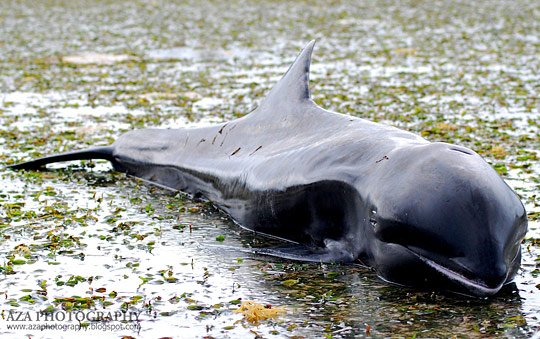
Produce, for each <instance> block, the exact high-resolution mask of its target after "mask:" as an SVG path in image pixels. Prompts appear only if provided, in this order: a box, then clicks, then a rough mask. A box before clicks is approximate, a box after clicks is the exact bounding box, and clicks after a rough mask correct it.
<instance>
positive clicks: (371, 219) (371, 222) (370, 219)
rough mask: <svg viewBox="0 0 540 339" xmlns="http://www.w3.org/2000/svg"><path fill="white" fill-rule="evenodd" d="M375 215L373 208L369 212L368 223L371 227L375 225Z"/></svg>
mask: <svg viewBox="0 0 540 339" xmlns="http://www.w3.org/2000/svg"><path fill="white" fill-rule="evenodd" d="M376 216H377V211H376V210H375V209H372V210H371V213H370V214H369V223H370V225H371V227H373V228H375V227H377V219H376Z"/></svg>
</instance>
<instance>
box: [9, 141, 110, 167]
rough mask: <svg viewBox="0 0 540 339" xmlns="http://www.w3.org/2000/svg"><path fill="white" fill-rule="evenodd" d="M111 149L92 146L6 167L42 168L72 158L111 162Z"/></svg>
mask: <svg viewBox="0 0 540 339" xmlns="http://www.w3.org/2000/svg"><path fill="white" fill-rule="evenodd" d="M113 150H114V148H113V147H112V146H102V147H92V148H88V149H85V150H80V151H73V152H66V153H61V154H56V155H51V156H48V157H43V158H39V159H35V160H31V161H27V162H22V163H19V164H15V165H10V166H7V168H10V169H14V170H21V169H24V170H37V169H40V168H43V167H44V166H45V165H47V164H51V163H54V162H62V161H72V160H90V159H103V160H109V161H111V162H112V161H113Z"/></svg>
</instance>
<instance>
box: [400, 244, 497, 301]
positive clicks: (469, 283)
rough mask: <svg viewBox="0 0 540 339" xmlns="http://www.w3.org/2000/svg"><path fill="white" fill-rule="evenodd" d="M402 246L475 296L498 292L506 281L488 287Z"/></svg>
mask: <svg viewBox="0 0 540 339" xmlns="http://www.w3.org/2000/svg"><path fill="white" fill-rule="evenodd" d="M403 248H405V249H406V250H407V251H409V252H410V253H411V254H413V255H415V256H416V257H417V258H418V259H420V260H421V261H422V262H423V263H425V264H426V265H428V266H429V267H431V268H433V269H434V270H436V271H437V272H438V273H440V274H442V275H443V276H445V277H446V278H449V279H450V280H452V281H454V282H456V283H458V284H459V285H461V286H464V287H466V288H468V289H469V291H470V292H476V293H475V295H476V296H479V295H482V296H490V295H494V294H496V293H497V292H499V290H500V289H501V287H502V286H503V285H504V283H505V281H506V279H505V280H503V281H502V282H501V283H500V284H499V285H497V286H496V287H488V286H486V285H484V284H483V283H481V282H479V281H476V280H471V279H469V278H467V277H465V276H464V275H462V274H460V273H458V272H455V271H453V270H451V269H449V268H446V267H444V266H442V265H441V264H438V263H436V262H435V261H433V260H431V259H428V258H426V257H424V256H422V255H420V254H418V253H416V252H414V251H413V250H411V249H409V248H407V247H406V246H403ZM452 292H454V293H459V294H465V295H467V294H466V293H463V292H458V291H452Z"/></svg>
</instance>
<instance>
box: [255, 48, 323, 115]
mask: <svg viewBox="0 0 540 339" xmlns="http://www.w3.org/2000/svg"><path fill="white" fill-rule="evenodd" d="M314 46H315V40H312V41H310V42H309V43H308V44H307V45H306V47H304V49H303V50H302V52H300V54H299V55H298V56H297V57H296V60H295V61H294V63H293V64H292V65H291V67H289V70H288V71H287V73H285V75H284V76H283V78H281V80H279V82H278V83H277V84H275V85H274V87H273V88H272V89H271V90H270V92H269V93H268V95H267V96H266V98H264V100H263V101H262V102H261V105H260V106H259V109H258V110H262V111H266V110H268V109H271V110H272V111H276V110H279V111H280V112H282V113H285V112H286V111H288V110H290V109H293V108H294V107H295V105H298V104H301V103H306V102H311V100H310V97H311V95H310V93H309V66H310V64H311V54H312V52H313V47H314Z"/></svg>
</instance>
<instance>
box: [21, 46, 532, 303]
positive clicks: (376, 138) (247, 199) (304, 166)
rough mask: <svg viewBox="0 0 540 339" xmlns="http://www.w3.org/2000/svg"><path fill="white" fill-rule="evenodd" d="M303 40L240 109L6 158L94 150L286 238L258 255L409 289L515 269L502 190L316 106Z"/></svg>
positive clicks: (519, 220)
mask: <svg viewBox="0 0 540 339" xmlns="http://www.w3.org/2000/svg"><path fill="white" fill-rule="evenodd" d="M314 44H315V42H314V41H312V42H310V43H309V44H308V45H307V46H306V47H305V48H304V49H303V50H302V52H301V53H300V55H299V56H298V57H297V58H296V60H295V62H294V63H293V64H292V66H291V67H290V68H289V70H288V71H287V72H286V74H285V75H284V76H283V78H282V79H281V80H280V81H279V82H278V83H277V84H276V85H275V86H274V87H273V88H272V89H271V90H270V92H269V94H268V95H267V96H266V98H264V99H263V101H262V102H261V103H260V105H259V106H258V108H256V109H255V110H254V111H252V112H251V113H249V114H247V115H245V116H243V117H241V118H239V119H236V120H232V121H228V122H224V123H220V124H217V125H213V126H209V127H202V128H180V129H153V128H152V129H143V130H135V131H131V132H128V133H126V134H123V135H121V136H120V137H119V138H118V140H116V141H115V142H114V143H113V144H112V145H110V146H106V147H95V148H91V149H86V150H81V151H74V152H69V153H64V154H59V155H53V156H49V157H45V158H41V159H37V160H33V161H29V162H25V163H21V164H17V165H12V166H11V168H13V169H27V170H30V169H39V168H40V167H43V166H45V165H46V164H49V163H52V162H59V161H68V160H78V159H106V160H109V161H110V162H111V163H112V165H113V167H114V169H115V170H117V171H122V172H125V173H127V174H129V175H131V176H135V177H139V178H142V179H144V180H147V181H149V182H152V183H155V184H158V185H161V186H165V187H168V188H171V189H174V190H180V191H183V192H186V193H188V194H191V195H192V196H195V197H203V198H205V199H208V200H209V201H211V202H213V203H214V204H215V205H216V206H218V207H219V208H221V209H222V210H223V211H225V212H226V213H227V214H228V215H229V216H230V217H231V218H232V219H233V220H234V221H235V222H236V223H238V224H239V225H241V226H243V227H245V228H247V229H250V230H253V231H255V232H259V233H262V234H266V235H270V236H274V237H279V238H282V239H285V240H288V241H289V242H290V245H289V246H283V247H279V248H269V249H260V250H259V252H260V253H263V254H268V255H274V256H279V257H283V258H289V259H295V260H307V261H320V262H360V263H362V264H365V265H367V266H370V267H372V268H373V269H374V270H375V271H376V273H377V275H378V276H379V277H381V278H382V279H384V280H386V281H388V282H392V283H396V284H401V285H406V286H413V287H417V288H422V289H426V288H427V289H439V290H446V291H451V292H455V293H459V294H465V295H470V296H479V297H485V296H491V295H494V294H495V293H497V292H498V291H499V290H500V289H501V287H502V286H503V285H505V284H507V283H509V282H511V281H512V279H513V278H514V276H515V275H516V272H517V271H518V269H519V267H520V262H521V247H520V244H521V241H522V239H523V238H524V236H525V233H526V231H527V217H526V212H525V209H524V207H523V204H522V203H521V201H520V199H519V198H518V197H517V195H516V194H515V192H514V191H513V190H512V189H511V188H510V187H509V186H508V185H507V184H506V183H505V182H504V181H503V180H502V179H501V177H500V176H499V175H498V174H497V173H496V172H495V171H494V170H493V168H492V167H490V165H489V164H488V163H486V161H484V160H483V159H482V158H481V157H480V156H479V155H478V154H477V153H475V152H474V151H472V150H470V149H468V148H465V147H461V146H456V145H451V144H447V143H441V142H429V141H427V140H425V139H423V138H421V137H419V136H417V135H415V134H412V133H410V132H406V131H403V130H400V129H397V128H394V127H391V126H386V125H383V124H378V123H374V122H371V121H367V120H364V119H361V118H357V117H352V116H348V115H343V114H338V113H333V112H329V111H327V110H324V109H322V108H321V107H319V106H318V105H316V104H315V103H314V102H313V101H312V100H311V98H310V91H309V87H308V80H309V67H310V63H311V54H312V51H313V48H314Z"/></svg>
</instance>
